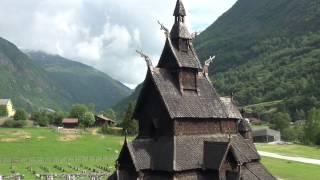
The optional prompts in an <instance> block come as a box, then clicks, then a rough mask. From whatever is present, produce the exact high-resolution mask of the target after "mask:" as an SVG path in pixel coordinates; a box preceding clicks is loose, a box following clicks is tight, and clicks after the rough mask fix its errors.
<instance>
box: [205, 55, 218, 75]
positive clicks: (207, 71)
mask: <svg viewBox="0 0 320 180" xmlns="http://www.w3.org/2000/svg"><path fill="white" fill-rule="evenodd" d="M215 58H216V56H210V58H209V59H207V60H206V61H205V62H204V66H203V74H204V76H205V77H206V78H207V79H208V80H209V81H210V78H209V66H210V64H211V63H212V62H213V60H214V59H215Z"/></svg>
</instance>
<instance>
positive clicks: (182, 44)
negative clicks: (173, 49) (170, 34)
mask: <svg viewBox="0 0 320 180" xmlns="http://www.w3.org/2000/svg"><path fill="white" fill-rule="evenodd" d="M179 44H180V45H179V47H180V50H182V51H188V49H189V42H188V40H187V39H180V43H179Z"/></svg>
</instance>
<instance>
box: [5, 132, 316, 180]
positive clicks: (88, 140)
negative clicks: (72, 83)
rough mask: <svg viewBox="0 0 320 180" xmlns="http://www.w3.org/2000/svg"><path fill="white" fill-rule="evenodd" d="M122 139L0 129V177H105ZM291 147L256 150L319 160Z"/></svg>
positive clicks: (308, 169)
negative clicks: (67, 175)
mask: <svg viewBox="0 0 320 180" xmlns="http://www.w3.org/2000/svg"><path fill="white" fill-rule="evenodd" d="M123 140H124V137H121V136H105V135H100V134H99V133H97V131H96V130H79V131H78V132H75V133H61V132H57V130H55V129H50V128H30V129H28V128H25V129H4V128H0V151H1V152H0V174H1V175H10V174H12V173H20V174H22V175H24V179H28V180H31V179H35V178H36V177H37V175H38V176H39V175H41V174H57V175H64V174H77V175H79V174H86V175H88V176H89V175H90V174H100V175H103V174H105V175H106V174H109V173H111V172H112V171H113V170H114V161H115V159H116V158H117V157H118V155H119V150H120V148H121V145H122V143H123ZM293 146H295V147H294V148H293V149H297V151H293V150H292V149H291V147H290V146H289V145H284V146H280V145H275V146H269V145H258V149H259V150H263V151H269V152H279V151H282V152H286V154H288V155H294V153H296V155H297V156H303V155H304V157H311V158H317V157H319V156H318V155H319V153H318V152H317V151H318V149H317V148H310V147H306V146H303V147H302V146H297V145H292V147H293ZM280 147H281V148H282V149H279V148H280ZM304 152H305V154H302V153H304ZM317 153H318V154H317ZM262 162H263V163H264V164H265V165H266V167H267V168H268V169H269V170H270V171H271V172H272V173H273V174H274V175H275V176H277V177H279V178H281V179H288V180H296V179H304V180H313V179H320V166H316V165H309V164H303V163H296V162H291V161H285V160H277V159H272V158H263V161H262ZM87 179H89V178H87ZM104 179H105V178H104Z"/></svg>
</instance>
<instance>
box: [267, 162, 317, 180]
mask: <svg viewBox="0 0 320 180" xmlns="http://www.w3.org/2000/svg"><path fill="white" fill-rule="evenodd" d="M262 163H263V164H264V165H265V166H266V167H267V168H268V170H269V171H270V172H271V173H272V174H273V175H275V176H276V177H277V178H280V179H283V180H318V179H320V166H316V165H309V164H303V163H296V162H291V161H285V160H278V159H273V158H263V159H262Z"/></svg>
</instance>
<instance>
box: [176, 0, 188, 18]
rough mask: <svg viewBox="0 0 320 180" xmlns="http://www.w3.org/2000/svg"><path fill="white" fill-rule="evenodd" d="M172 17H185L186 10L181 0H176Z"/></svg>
mask: <svg viewBox="0 0 320 180" xmlns="http://www.w3.org/2000/svg"><path fill="white" fill-rule="evenodd" d="M173 16H175V17H179V16H180V17H184V16H186V9H185V8H184V5H183V3H182V0H177V4H176V8H175V9H174V13H173Z"/></svg>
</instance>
